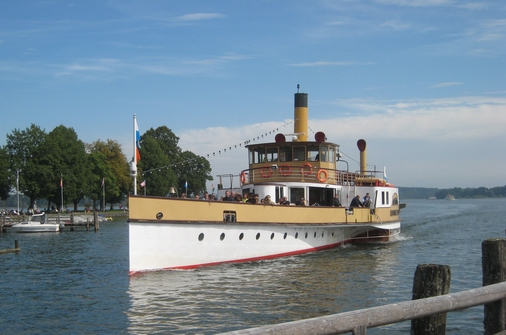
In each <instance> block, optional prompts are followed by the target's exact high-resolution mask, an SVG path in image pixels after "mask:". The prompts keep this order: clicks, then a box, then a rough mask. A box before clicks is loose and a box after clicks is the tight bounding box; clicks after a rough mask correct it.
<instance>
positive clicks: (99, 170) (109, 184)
mask: <svg viewBox="0 0 506 335" xmlns="http://www.w3.org/2000/svg"><path fill="white" fill-rule="evenodd" d="M88 165H89V166H90V169H91V175H90V179H89V180H90V182H89V184H88V189H87V195H88V196H89V197H90V198H91V199H92V200H93V208H95V207H96V202H97V201H99V203H100V210H102V211H103V210H104V209H105V204H104V203H103V202H102V201H101V200H102V197H103V191H104V190H106V201H107V199H108V198H107V194H113V193H114V192H119V188H118V187H114V185H117V182H116V176H115V175H114V173H113V171H112V169H111V167H110V166H109V164H107V158H106V157H105V155H104V154H103V153H101V152H98V151H94V152H91V153H90V154H89V155H88Z"/></svg>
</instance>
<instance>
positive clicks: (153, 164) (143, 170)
mask: <svg viewBox="0 0 506 335" xmlns="http://www.w3.org/2000/svg"><path fill="white" fill-rule="evenodd" d="M178 142H179V138H178V137H177V136H176V135H174V133H173V132H172V130H170V129H169V128H167V127H166V126H162V127H158V128H157V129H153V128H151V129H149V130H148V131H146V132H145V133H144V134H143V135H142V146H141V161H140V162H139V164H138V167H139V168H140V171H139V173H140V175H141V177H140V178H139V182H142V181H144V180H145V181H146V189H145V190H144V191H145V192H146V194H147V195H166V194H167V193H168V191H169V188H170V187H171V186H175V187H177V189H178V194H182V193H185V192H186V191H188V193H195V194H198V193H201V192H202V191H204V190H205V184H206V181H207V180H212V177H211V176H210V173H211V166H210V164H209V161H208V160H207V159H205V158H204V157H201V156H197V155H195V154H194V153H192V152H189V151H185V152H183V151H182V150H181V148H179V146H178ZM186 182H187V183H188V190H186V188H185V187H184V186H185V183H186ZM139 193H141V192H139Z"/></svg>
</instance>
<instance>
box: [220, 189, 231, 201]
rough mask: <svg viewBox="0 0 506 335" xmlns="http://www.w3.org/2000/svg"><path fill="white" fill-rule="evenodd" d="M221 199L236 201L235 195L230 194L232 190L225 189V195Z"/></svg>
mask: <svg viewBox="0 0 506 335" xmlns="http://www.w3.org/2000/svg"><path fill="white" fill-rule="evenodd" d="M221 201H234V197H233V196H231V195H230V191H225V196H224V197H223V198H221Z"/></svg>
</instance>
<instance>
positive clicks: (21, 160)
mask: <svg viewBox="0 0 506 335" xmlns="http://www.w3.org/2000/svg"><path fill="white" fill-rule="evenodd" d="M45 137H46V133H45V131H44V130H42V129H41V128H40V127H39V126H36V125H34V124H33V123H32V124H31V125H30V127H28V128H26V129H25V130H19V129H14V130H13V131H12V134H7V141H6V146H5V148H6V149H7V152H8V154H9V158H10V161H11V164H10V167H11V173H13V172H15V171H16V170H19V171H21V172H20V174H19V191H20V192H21V193H23V194H25V195H26V196H28V197H29V198H30V205H29V207H30V208H34V206H35V201H36V200H37V199H39V198H42V197H43V194H44V180H43V179H42V178H41V174H48V171H45V167H43V166H41V164H40V160H41V158H42V156H43V154H42V153H41V150H40V148H41V145H42V144H43V143H44V141H45Z"/></svg>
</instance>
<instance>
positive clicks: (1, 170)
mask: <svg viewBox="0 0 506 335" xmlns="http://www.w3.org/2000/svg"><path fill="white" fill-rule="evenodd" d="M11 185H12V183H11V173H10V159H9V154H8V153H7V149H5V148H0V199H2V200H6V199H7V198H8V197H9V192H10V190H11Z"/></svg>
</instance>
